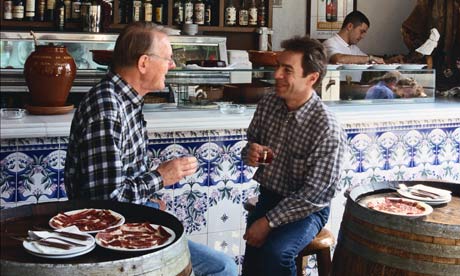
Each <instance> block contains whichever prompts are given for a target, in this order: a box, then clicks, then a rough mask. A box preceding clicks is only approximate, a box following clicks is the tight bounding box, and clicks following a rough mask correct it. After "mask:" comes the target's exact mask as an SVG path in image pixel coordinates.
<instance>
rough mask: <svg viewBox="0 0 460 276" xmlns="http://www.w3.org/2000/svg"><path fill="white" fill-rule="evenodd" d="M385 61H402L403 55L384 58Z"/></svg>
mask: <svg viewBox="0 0 460 276" xmlns="http://www.w3.org/2000/svg"><path fill="white" fill-rule="evenodd" d="M385 62H386V63H404V56H403V55H397V56H394V57H390V58H387V59H386V60H385Z"/></svg>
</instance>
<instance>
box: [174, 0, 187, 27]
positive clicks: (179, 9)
mask: <svg viewBox="0 0 460 276" xmlns="http://www.w3.org/2000/svg"><path fill="white" fill-rule="evenodd" d="M173 22H174V25H182V24H183V23H184V6H182V2H181V0H175V1H174V7H173Z"/></svg>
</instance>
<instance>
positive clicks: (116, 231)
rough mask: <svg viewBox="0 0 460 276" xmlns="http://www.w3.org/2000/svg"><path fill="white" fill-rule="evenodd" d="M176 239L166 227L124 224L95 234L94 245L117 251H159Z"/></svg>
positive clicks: (146, 224) (146, 223) (147, 224)
mask: <svg viewBox="0 0 460 276" xmlns="http://www.w3.org/2000/svg"><path fill="white" fill-rule="evenodd" d="M175 238H176V234H175V233H174V231H173V230H172V229H170V228H168V227H165V226H161V225H157V224H150V223H148V222H144V223H126V224H123V225H120V226H118V227H114V228H110V229H106V230H104V231H101V232H99V233H97V235H96V244H98V245H99V246H101V247H104V248H107V249H112V250H117V251H147V250H153V249H159V248H162V247H165V246H167V245H169V244H170V243H172V242H173V241H174V239H175Z"/></svg>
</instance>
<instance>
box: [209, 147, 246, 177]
mask: <svg viewBox="0 0 460 276" xmlns="http://www.w3.org/2000/svg"><path fill="white" fill-rule="evenodd" d="M212 151H213V152H214V156H213V157H214V158H212V159H210V160H209V181H210V182H209V185H211V186H212V185H216V184H217V183H218V182H219V181H224V182H227V181H232V182H235V183H238V182H239V180H240V174H241V171H240V168H241V156H240V154H241V153H240V152H241V150H239V149H238V141H235V140H229V141H212V142H211V143H210V152H212Z"/></svg>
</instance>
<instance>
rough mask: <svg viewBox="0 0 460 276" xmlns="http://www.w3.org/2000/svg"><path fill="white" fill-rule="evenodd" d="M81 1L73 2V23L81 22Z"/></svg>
mask: <svg viewBox="0 0 460 276" xmlns="http://www.w3.org/2000/svg"><path fill="white" fill-rule="evenodd" d="M80 6H81V2H80V0H72V12H71V20H72V21H73V22H80V18H81V15H80Z"/></svg>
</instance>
